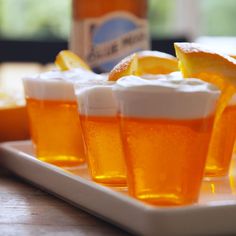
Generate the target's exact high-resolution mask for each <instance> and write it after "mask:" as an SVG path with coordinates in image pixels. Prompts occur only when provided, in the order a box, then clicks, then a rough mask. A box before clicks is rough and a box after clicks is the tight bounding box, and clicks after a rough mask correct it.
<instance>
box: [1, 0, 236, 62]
mask: <svg viewBox="0 0 236 236" xmlns="http://www.w3.org/2000/svg"><path fill="white" fill-rule="evenodd" d="M134 1H135V0H134ZM235 9H236V0H149V22H150V33H151V36H152V39H154V44H153V45H154V49H156V50H161V51H166V52H169V53H173V46H172V45H173V41H174V40H178V39H179V40H184V39H187V40H190V41H192V40H195V39H196V38H198V37H199V36H201V35H206V36H207V35H208V36H216V35H217V36H226V35H227V36H236V28H235V26H234V22H236V14H235ZM70 22H71V0H40V2H39V1H37V0H0V50H1V58H0V60H1V59H2V58H5V59H2V60H8V61H12V60H14V58H15V57H17V60H31V61H32V60H33V61H36V60H39V61H41V62H45V61H46V62H47V61H52V60H53V56H52V55H55V53H56V52H58V51H59V50H60V49H62V48H65V47H66V46H67V44H66V42H67V40H68V37H69V35H70ZM9 42H10V43H11V44H10V46H9ZM15 42H16V43H15ZM19 42H20V43H21V45H20V46H18V45H19ZM55 42H57V43H55ZM13 43H14V45H12V44H13ZM38 43H40V45H39V44H38ZM45 45H46V46H45ZM41 46H42V47H43V48H41ZM7 48H8V49H7ZM9 48H10V50H11V53H8V52H9ZM26 48H27V51H26V50H25V49H26ZM42 51H43V52H44V53H43V54H42ZM14 53H15V54H14ZM24 53H25V54H24ZM13 54H14V55H13ZM46 54H47V55H46ZM4 55H5V56H4ZM10 55H12V56H11V57H10ZM27 55H28V57H27ZM20 56H21V58H19V57H20ZM41 57H42V58H41ZM43 57H44V58H43Z"/></svg>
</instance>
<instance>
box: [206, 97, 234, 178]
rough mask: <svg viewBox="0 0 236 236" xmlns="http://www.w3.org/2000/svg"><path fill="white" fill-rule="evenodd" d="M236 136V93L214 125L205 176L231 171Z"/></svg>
mask: <svg viewBox="0 0 236 236" xmlns="http://www.w3.org/2000/svg"><path fill="white" fill-rule="evenodd" d="M235 138H236V96H235V95H234V96H233V98H232V99H231V101H230V102H229V104H228V106H227V107H226V108H225V110H224V111H223V113H222V115H221V117H220V118H219V120H218V121H217V123H216V124H215V126H214V129H213V133H212V138H211V141H210V146H209V152H208V156H207V162H206V167H205V176H208V177H219V176H225V175H227V174H228V173H229V167H230V163H231V159H232V156H233V151H234V142H235Z"/></svg>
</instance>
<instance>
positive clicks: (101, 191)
mask: <svg viewBox="0 0 236 236" xmlns="http://www.w3.org/2000/svg"><path fill="white" fill-rule="evenodd" d="M0 158H1V164H2V165H3V166H4V167H6V168H7V169H9V170H11V171H12V172H14V173H15V174H17V175H19V176H21V177H23V178H25V179H27V180H28V181H30V182H32V183H33V184H35V185H37V186H39V187H40V188H43V189H44V190H46V191H48V192H50V193H53V194H55V195H56V196H59V197H60V198H62V199H64V200H65V201H68V202H70V203H72V204H73V205H75V206H76V207H78V208H82V209H84V210H86V211H88V212H90V213H91V214H94V215H96V216H99V217H101V218H103V219H105V220H107V221H108V222H110V223H112V224H115V225H118V226H119V227H121V228H123V229H125V230H127V231H129V232H132V233H135V234H141V235H157V236H158V235H181V236H184V235H188V236H190V235H227V234H228V235H232V234H236V171H235V169H236V163H235V162H236V161H235V160H233V163H232V166H231V174H230V176H229V177H225V178H218V179H211V180H205V181H204V182H203V185H202V191H201V195H200V200H199V203H198V204H195V205H192V206H185V207H155V206H151V205H147V204H145V203H142V202H140V201H137V200H135V199H133V198H131V197H129V196H128V194H127V190H126V189H125V188H109V187H106V186H102V185H99V184H97V183H95V182H93V181H92V180H91V179H90V178H89V175H88V173H87V167H86V166H85V165H84V166H81V167H79V168H78V169H75V170H73V171H71V172H69V171H66V170H63V169H61V168H58V167H56V166H53V165H50V164H47V163H44V162H41V161H39V160H37V159H36V158H35V157H34V155H33V152H32V145H31V143H30V142H29V141H19V142H7V143H2V144H1V145H0Z"/></svg>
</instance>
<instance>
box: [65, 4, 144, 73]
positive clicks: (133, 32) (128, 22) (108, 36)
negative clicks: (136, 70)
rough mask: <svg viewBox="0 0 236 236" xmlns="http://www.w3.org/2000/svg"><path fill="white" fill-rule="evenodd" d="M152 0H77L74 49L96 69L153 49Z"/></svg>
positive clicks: (107, 66) (74, 5) (110, 67)
mask: <svg viewBox="0 0 236 236" xmlns="http://www.w3.org/2000/svg"><path fill="white" fill-rule="evenodd" d="M147 1H148V0H73V3H72V4H73V5H72V7H73V14H72V16H73V20H72V29H71V37H70V46H69V47H70V49H71V50H72V51H73V52H75V53H76V54H78V55H79V56H80V57H81V58H83V59H84V60H85V61H87V63H88V64H89V65H90V66H91V67H92V68H93V69H94V71H96V72H107V71H110V70H111V69H112V68H113V66H114V65H115V64H117V63H118V62H119V61H120V60H121V59H122V58H124V57H125V56H127V55H129V54H131V53H133V52H135V51H138V50H144V49H149V34H148V22H147Z"/></svg>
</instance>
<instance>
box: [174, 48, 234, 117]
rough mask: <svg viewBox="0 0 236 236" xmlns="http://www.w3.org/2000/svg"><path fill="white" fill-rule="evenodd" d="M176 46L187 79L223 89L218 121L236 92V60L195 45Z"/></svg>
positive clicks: (181, 67) (218, 108)
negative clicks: (199, 80)
mask: <svg viewBox="0 0 236 236" xmlns="http://www.w3.org/2000/svg"><path fill="white" fill-rule="evenodd" d="M174 46H175V51H176V55H177V58H178V59H179V67H180V70H181V72H182V74H183V76H184V77H185V78H199V79H202V80H204V81H206V82H209V83H212V84H214V85H216V86H217V87H218V88H219V89H221V91H222V93H221V96H220V98H219V101H218V106H217V113H216V120H218V118H219V117H220V115H221V113H222V112H223V110H224V108H225V107H226V106H227V104H228V102H229V100H230V99H231V97H232V96H233V94H234V93H235V91H236V59H234V58H232V57H230V56H227V55H222V54H220V53H217V52H214V51H211V50H208V49H205V48H204V47H202V46H201V45H199V44H195V43H175V44H174Z"/></svg>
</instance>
